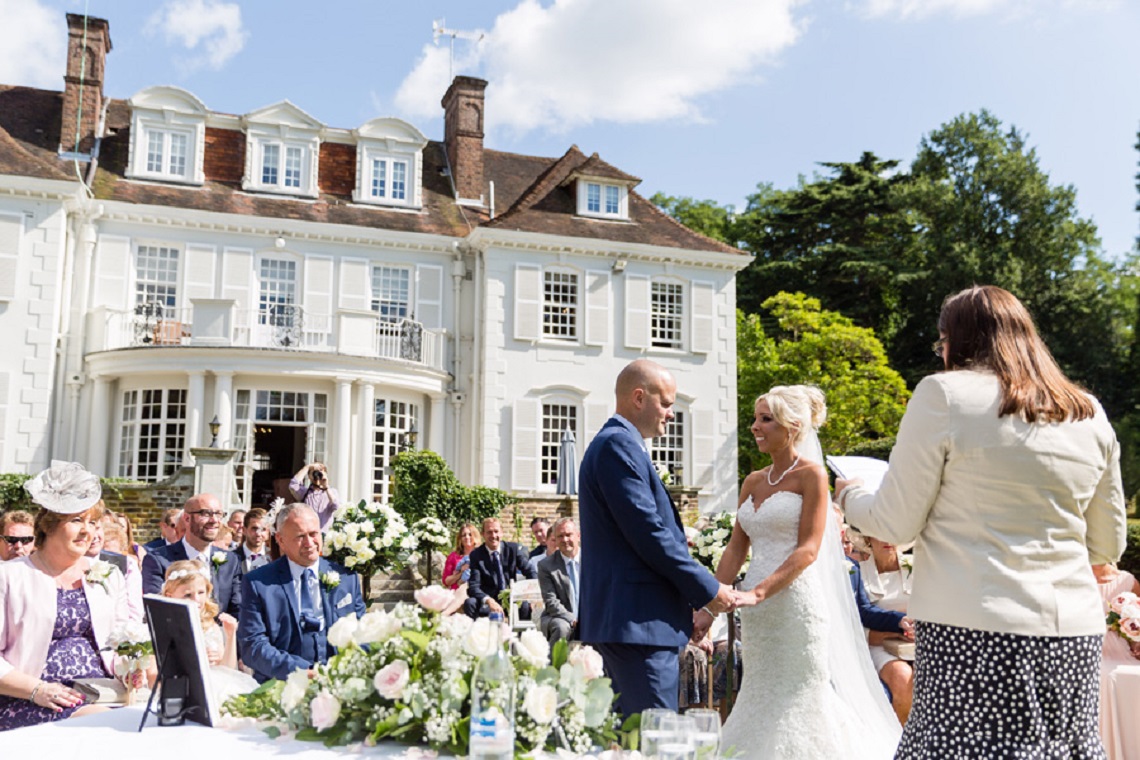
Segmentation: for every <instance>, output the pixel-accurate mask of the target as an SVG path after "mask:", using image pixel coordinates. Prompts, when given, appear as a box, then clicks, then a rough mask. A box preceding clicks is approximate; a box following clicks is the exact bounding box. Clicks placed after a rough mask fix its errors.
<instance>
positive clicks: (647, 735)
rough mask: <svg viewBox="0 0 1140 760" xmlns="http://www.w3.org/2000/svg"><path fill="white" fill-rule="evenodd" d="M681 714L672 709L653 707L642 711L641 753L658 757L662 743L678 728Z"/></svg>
mask: <svg viewBox="0 0 1140 760" xmlns="http://www.w3.org/2000/svg"><path fill="white" fill-rule="evenodd" d="M678 717H679V716H678V715H677V713H675V712H673V711H672V710H666V709H664V708H660V707H651V708H649V709H648V710H644V711H643V712H642V713H641V729H640V730H641V754H643V755H645V756H646V757H647V758H651V757H656V756H657V750H658V748H659V747H660V745H661V744H662V743H663V742H665V741H666V740H668V739H669V738H670V737H672V736H673V734H674V733H675V732H676V730H677V718H678Z"/></svg>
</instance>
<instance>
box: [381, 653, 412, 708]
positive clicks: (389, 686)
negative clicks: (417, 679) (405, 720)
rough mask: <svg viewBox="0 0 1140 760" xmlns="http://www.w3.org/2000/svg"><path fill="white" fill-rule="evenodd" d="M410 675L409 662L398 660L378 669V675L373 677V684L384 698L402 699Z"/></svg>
mask: <svg viewBox="0 0 1140 760" xmlns="http://www.w3.org/2000/svg"><path fill="white" fill-rule="evenodd" d="M409 677H410V671H409V669H408V663H406V662H404V661H403V660H396V661H394V662H390V663H388V664H387V665H385V666H384V667H382V668H380V670H379V671H377V673H376V677H375V678H373V679H372V685H373V686H375V687H376V692H377V693H378V694H379V695H380V696H382V697H384V699H402V698H403V696H404V688H405V687H406V686H407V685H408V678H409Z"/></svg>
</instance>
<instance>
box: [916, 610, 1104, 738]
mask: <svg viewBox="0 0 1140 760" xmlns="http://www.w3.org/2000/svg"><path fill="white" fill-rule="evenodd" d="M1103 638H1104V637H1103V636H1071V637H1060V636H1056V637H1054V636H1018V635H1014V634H1010V633H993V632H989V631H975V630H973V629H970V628H957V627H955V626H949V625H939V624H936V623H925V622H921V621H919V622H918V623H917V624H916V626H915V642H916V652H915V671H914V705H913V707H912V709H911V712H910V718H909V719H908V720H907V723H906V728H905V730H904V731H903V737H902V741H901V742H900V744H899V748H898V752H897V753H896V754H895V758H896V760H910V758H922V759H924V760H925V759H926V758H939V760H942V759H943V758H1018V760H1021V759H1024V760H1054V759H1056V760H1061V759H1062V758H1071V759H1072V760H1094V759H1103V758H1104V757H1105V754H1104V748H1103V747H1102V746H1101V743H1100V735H1099V733H1098V723H1097V705H1098V699H1097V697H1098V691H1097V690H1098V689H1099V688H1100V681H1099V674H1100V652H1101V644H1102V640H1103Z"/></svg>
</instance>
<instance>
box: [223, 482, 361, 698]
mask: <svg viewBox="0 0 1140 760" xmlns="http://www.w3.org/2000/svg"><path fill="white" fill-rule="evenodd" d="M277 526H278V527H277V544H278V546H280V547H281V551H282V552H283V553H284V555H285V556H284V557H281V558H280V559H277V560H275V561H273V562H270V563H269V564H268V565H265V566H263V567H259V568H257V569H256V570H253V571H252V572H250V573H249V575H246V576H245V578H244V583H243V596H242V598H243V600H244V601H243V602H242V607H241V616H240V617H239V619H238V645H239V649H240V651H241V657H242V661H243V662H244V663H245V664H246V665H248V666H249V667H250V668H251V669H252V670H253V677H254V678H256V679H257V680H258V681H266V680H268V679H270V678H278V679H284V678H287V677H288V676H289V674H290V673H292V672H293V671H295V670H297V669H299V668H306V669H307V668H312V667H313V665H315V664H316V663H318V662H327V661H328V659H329V657H331V656H332V655H333V654H335V652H336V648H335V647H333V646H332V645H331V644H329V641H328V630H329V628H331V627H332V625H333V623H335V622H336V621H337V620H339V619H340V618H342V617H344V616H346V615H354V616H356V617H360V616H361V615H363V614H364V598H363V597H362V596H361V595H360V579H359V578H358V577H357V576H356V574H355V573H350V572H349V571H348V570H346V569H345V568H344V567H342V566H340V565H338V564H336V563H335V562H329V561H328V560H327V559H323V558H322V557H321V543H322V541H321V523H320V520H319V519H318V518H317V513H316V512H314V511H313V509H312V507H310V506H309V505H307V504H300V503H298V504H290V505H289V506H287V507H285V508H284V509H282V510H281V512H279V513H278V515H277Z"/></svg>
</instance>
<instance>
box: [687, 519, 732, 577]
mask: <svg viewBox="0 0 1140 760" xmlns="http://www.w3.org/2000/svg"><path fill="white" fill-rule="evenodd" d="M706 519H707V523H706V524H705V526H704V527H703V528H701V529H700V530H699V531H698V532H697V535H696V537H695V538H694V539H693V541H692V544H691V545H690V547H689V551H690V553H691V554H692V555H693V557H694V558H696V560H697V561H698V562H700V563H701V564H702V565H704V566H705V567H707V568H708V569H709V570H711V571H713V572H714V573H715V572H716V567H717V565H719V564H720V558H721V555H722V554H724V549H725V547H726V546H728V539H729V538H731V537H732V526H733V524H734V523H735V522H736V515H734V514H733V513H731V512H721V513H720V514H718V515H713V516H711V517H709V518H706Z"/></svg>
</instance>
